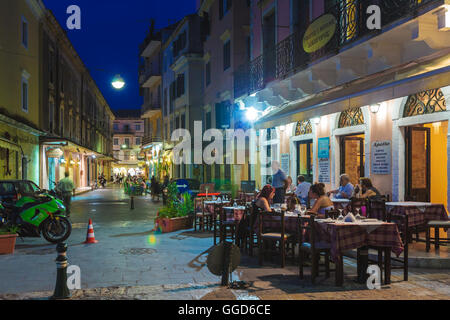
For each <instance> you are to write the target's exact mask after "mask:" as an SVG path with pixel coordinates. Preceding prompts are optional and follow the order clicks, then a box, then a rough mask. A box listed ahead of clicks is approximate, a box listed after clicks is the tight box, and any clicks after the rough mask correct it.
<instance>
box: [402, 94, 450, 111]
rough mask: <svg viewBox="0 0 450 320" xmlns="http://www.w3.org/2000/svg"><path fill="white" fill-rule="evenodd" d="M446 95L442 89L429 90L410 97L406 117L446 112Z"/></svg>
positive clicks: (406, 107)
mask: <svg viewBox="0 0 450 320" xmlns="http://www.w3.org/2000/svg"><path fill="white" fill-rule="evenodd" d="M446 110H447V107H446V104H445V98H444V93H443V92H442V90H441V89H433V90H427V91H423V92H420V93H416V94H414V95H411V96H409V97H408V100H407V101H406V105H405V111H404V112H403V116H404V117H412V116H417V115H421V114H430V113H435V112H441V111H446Z"/></svg>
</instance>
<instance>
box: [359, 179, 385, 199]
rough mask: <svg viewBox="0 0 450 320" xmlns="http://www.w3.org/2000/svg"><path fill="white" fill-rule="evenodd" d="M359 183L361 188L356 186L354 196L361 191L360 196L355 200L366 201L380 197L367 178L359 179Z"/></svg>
mask: <svg viewBox="0 0 450 320" xmlns="http://www.w3.org/2000/svg"><path fill="white" fill-rule="evenodd" d="M359 183H360V185H361V188H360V187H359V186H356V188H355V194H358V193H359V192H360V191H361V195H360V196H359V197H357V198H362V199H368V198H372V197H379V196H381V194H380V192H379V191H378V190H377V189H376V188H375V187H374V186H373V185H372V181H371V180H370V179H369V178H361V179H359ZM360 189H361V190H360Z"/></svg>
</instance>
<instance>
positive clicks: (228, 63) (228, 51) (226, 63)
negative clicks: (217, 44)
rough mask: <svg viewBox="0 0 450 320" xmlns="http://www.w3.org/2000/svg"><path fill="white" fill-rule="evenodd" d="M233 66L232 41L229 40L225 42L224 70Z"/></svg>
mask: <svg viewBox="0 0 450 320" xmlns="http://www.w3.org/2000/svg"><path fill="white" fill-rule="evenodd" d="M230 66H231V42H230V40H228V41H227V42H225V43H224V44H223V70H224V71H225V70H227V69H228V68H229V67H230Z"/></svg>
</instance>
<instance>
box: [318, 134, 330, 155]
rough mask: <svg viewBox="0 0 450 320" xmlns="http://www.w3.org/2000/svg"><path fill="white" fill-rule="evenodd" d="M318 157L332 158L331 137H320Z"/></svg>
mask: <svg viewBox="0 0 450 320" xmlns="http://www.w3.org/2000/svg"><path fill="white" fill-rule="evenodd" d="M317 147H318V158H319V159H329V158H330V138H329V137H327V138H319V140H318V142H317Z"/></svg>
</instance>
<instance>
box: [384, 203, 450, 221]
mask: <svg viewBox="0 0 450 320" xmlns="http://www.w3.org/2000/svg"><path fill="white" fill-rule="evenodd" d="M386 208H387V210H388V211H389V212H390V213H391V214H397V215H407V216H408V225H409V226H410V227H415V226H420V225H424V224H426V223H427V222H428V221H430V220H442V221H447V220H449V217H448V215H447V211H446V210H445V207H444V205H443V204H432V205H427V206H401V205H400V206H389V205H386Z"/></svg>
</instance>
